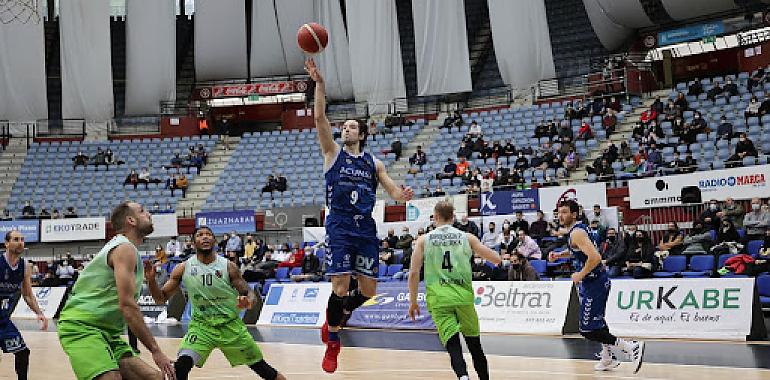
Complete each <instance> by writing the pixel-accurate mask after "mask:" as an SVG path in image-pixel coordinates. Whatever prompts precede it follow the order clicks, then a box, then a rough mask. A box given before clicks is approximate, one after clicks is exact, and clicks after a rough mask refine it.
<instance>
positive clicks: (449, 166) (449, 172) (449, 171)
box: [436, 158, 457, 180]
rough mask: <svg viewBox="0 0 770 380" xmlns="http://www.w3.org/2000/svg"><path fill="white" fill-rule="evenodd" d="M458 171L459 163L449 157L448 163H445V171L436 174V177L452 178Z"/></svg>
mask: <svg viewBox="0 0 770 380" xmlns="http://www.w3.org/2000/svg"><path fill="white" fill-rule="evenodd" d="M455 172H457V165H456V164H455V163H454V161H452V158H448V159H447V163H446V165H444V171H443V172H441V173H439V174H436V179H438V180H441V179H449V180H452V179H453V178H454V176H455Z"/></svg>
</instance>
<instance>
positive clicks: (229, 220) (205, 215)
mask: <svg viewBox="0 0 770 380" xmlns="http://www.w3.org/2000/svg"><path fill="white" fill-rule="evenodd" d="M200 226H206V227H208V228H211V231H213V232H214V233H215V234H225V233H230V232H233V231H235V232H237V233H247V232H254V231H255V230H256V229H257V224H256V219H255V217H254V211H253V210H238V211H216V212H199V213H197V214H195V227H196V228H197V227H200Z"/></svg>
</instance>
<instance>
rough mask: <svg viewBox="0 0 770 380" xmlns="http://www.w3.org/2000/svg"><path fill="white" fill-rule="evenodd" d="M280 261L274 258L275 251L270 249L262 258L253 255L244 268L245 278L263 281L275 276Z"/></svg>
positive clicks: (252, 280) (250, 280)
mask: <svg viewBox="0 0 770 380" xmlns="http://www.w3.org/2000/svg"><path fill="white" fill-rule="evenodd" d="M279 263H280V262H279V261H278V260H275V259H274V258H273V251H272V250H268V251H266V252H265V256H264V257H263V259H262V260H258V259H257V258H256V257H252V259H251V261H249V262H248V263H247V264H246V266H245V267H244V268H243V279H244V280H246V281H248V282H257V281H262V280H265V279H267V278H271V277H275V268H277V267H278V264H279Z"/></svg>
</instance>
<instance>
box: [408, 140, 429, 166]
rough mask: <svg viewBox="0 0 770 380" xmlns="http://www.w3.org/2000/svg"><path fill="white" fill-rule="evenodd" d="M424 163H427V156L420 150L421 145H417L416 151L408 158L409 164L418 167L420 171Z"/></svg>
mask: <svg viewBox="0 0 770 380" xmlns="http://www.w3.org/2000/svg"><path fill="white" fill-rule="evenodd" d="M426 163H428V157H427V156H426V155H425V152H423V151H422V146H420V145H418V146H417V151H416V152H414V154H413V155H412V157H410V158H409V165H412V166H418V167H419V168H420V169H419V170H420V171H422V167H423V165H425V164H426Z"/></svg>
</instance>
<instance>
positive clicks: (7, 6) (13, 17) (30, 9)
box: [0, 0, 41, 24]
mask: <svg viewBox="0 0 770 380" xmlns="http://www.w3.org/2000/svg"><path fill="white" fill-rule="evenodd" d="M38 1H39V0H0V23H3V24H13V23H19V24H27V23H30V22H31V23H35V24H39V23H40V21H41V18H40V11H39V10H38Z"/></svg>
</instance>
